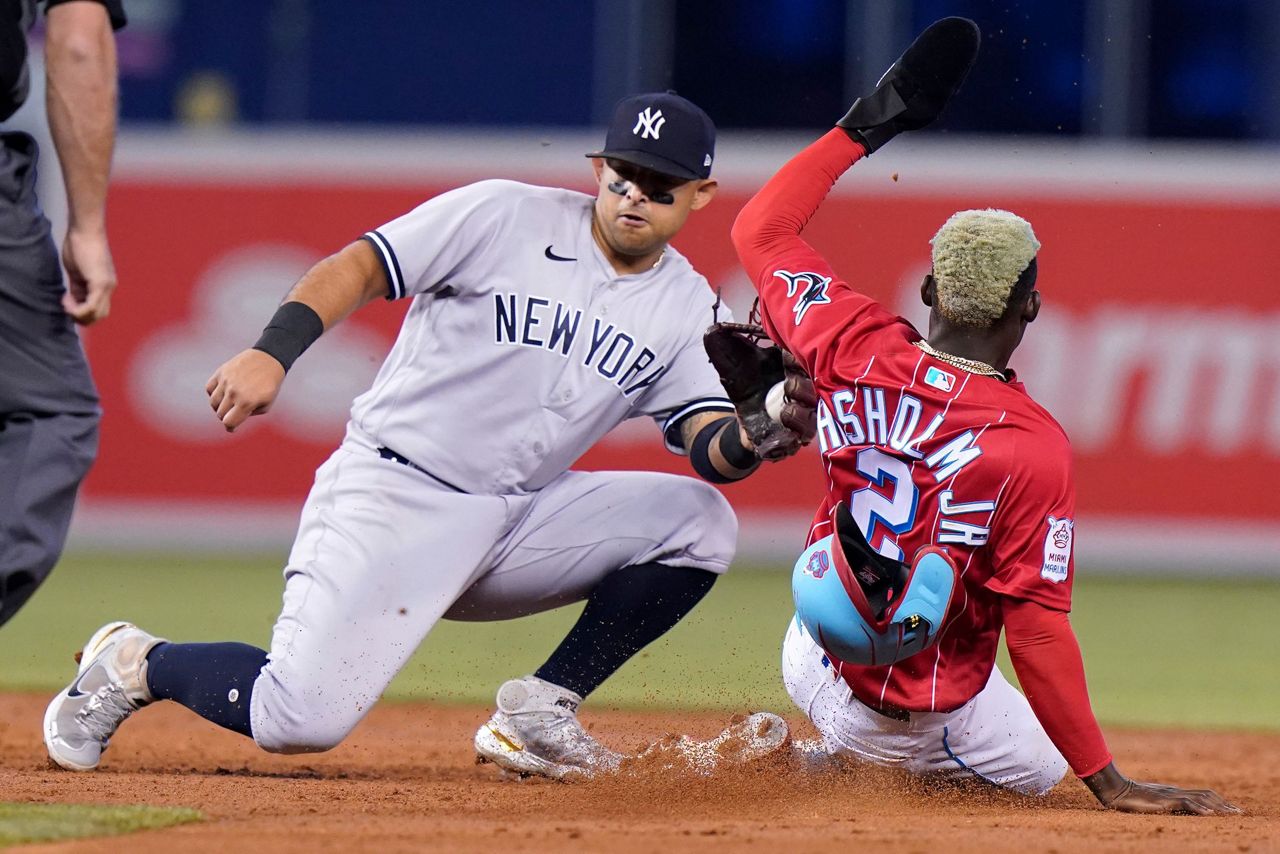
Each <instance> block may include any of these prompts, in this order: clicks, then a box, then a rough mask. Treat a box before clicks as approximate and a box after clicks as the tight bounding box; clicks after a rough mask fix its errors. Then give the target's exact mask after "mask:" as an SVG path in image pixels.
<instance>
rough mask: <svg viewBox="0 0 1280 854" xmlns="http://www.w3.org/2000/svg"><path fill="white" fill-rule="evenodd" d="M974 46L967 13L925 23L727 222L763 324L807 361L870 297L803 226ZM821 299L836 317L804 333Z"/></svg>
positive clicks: (931, 109)
mask: <svg viewBox="0 0 1280 854" xmlns="http://www.w3.org/2000/svg"><path fill="white" fill-rule="evenodd" d="M977 52H978V29H977V26H976V25H975V24H974V23H973V22H972V21H969V20H967V19H964V18H945V19H943V20H941V21H938V22H937V23H935V24H933V25H932V26H930V27H929V28H928V29H926V30H925V31H924V32H923V33H921V34H920V36H919V37H918V38H917V39H916V40H915V41H914V42H913V43H912V44H911V46H910V47H909V48H907V50H906V52H905V53H903V55H902V56H901V57H899V58H898V60H897V61H896V62H895V63H894V64H893V65H892V66H890V68H889V70H888V71H886V72H885V73H884V76H883V77H881V78H880V82H879V83H878V84H877V86H876V89H875V91H873V92H872V93H870V94H869V95H867V96H866V97H863V98H859V99H858V100H857V101H855V102H854V104H853V106H852V107H850V108H849V112H848V113H846V114H845V116H844V118H842V119H841V120H840V121H839V122H837V123H836V127H835V129H833V130H832V131H830V132H829V133H827V134H826V135H825V136H823V137H822V138H821V139H819V140H818V141H817V142H814V143H813V144H812V145H810V146H809V147H808V148H806V149H804V150H803V151H802V152H800V153H799V154H798V155H796V156H795V157H794V158H792V159H791V161H790V162H788V163H787V164H786V165H785V166H783V167H782V169H781V170H779V171H778V174H776V175H774V176H773V178H771V179H770V180H769V182H768V183H767V184H766V185H765V186H764V187H763V188H762V189H761V190H760V192H759V193H757V194H756V196H755V197H754V198H753V199H751V201H750V202H748V203H747V205H746V206H745V207H744V208H743V209H742V212H741V213H739V215H738V218H737V220H736V221H735V222H734V225H733V231H732V237H733V244H734V248H736V249H737V251H738V257H739V259H740V260H741V261H742V265H743V267H744V268H745V269H746V271H747V274H748V276H750V278H751V281H752V283H753V284H754V285H755V287H756V290H757V291H759V293H760V303H761V307H762V315H763V319H764V325H765V328H766V330H767V331H768V332H769V335H770V337H771V338H773V340H774V341H776V342H778V343H779V344H781V345H782V346H784V347H785V348H786V349H788V350H789V351H791V352H792V353H793V354H794V355H795V356H796V357H797V358H799V359H800V360H801V361H802V362H803V363H804V364H805V367H806V368H808V369H809V370H812V369H813V367H814V366H813V364H812V358H813V355H814V354H815V353H817V352H820V351H822V350H824V349H826V350H828V351H829V350H830V349H831V348H830V347H829V346H828V345H829V344H830V341H831V339H832V337H833V336H835V335H837V334H838V333H839V332H840V330H841V328H843V327H844V326H847V325H848V324H850V323H853V322H856V320H857V315H858V314H859V313H860V312H862V311H864V310H866V309H868V308H870V307H872V306H874V305H875V303H874V301H873V300H871V299H870V298H869V297H866V296H864V295H862V294H859V293H857V292H856V291H855V290H854V289H853V288H852V287H850V286H849V284H848V283H846V282H844V281H842V280H841V279H840V278H839V277H838V276H837V275H836V274H835V273H834V271H833V270H832V269H831V267H830V265H828V264H827V262H826V261H825V260H824V259H823V258H822V256H821V255H820V254H818V253H817V252H816V251H815V250H814V249H813V248H812V247H811V246H809V245H808V244H807V243H805V242H804V241H803V240H802V239H801V238H800V232H801V231H802V230H803V229H804V227H805V226H806V225H807V224H808V222H809V220H810V218H812V216H813V214H814V212H816V211H817V209H818V206H819V205H820V204H821V203H822V201H823V199H825V198H826V197H827V194H828V193H829V192H830V191H831V187H832V186H833V185H834V184H835V182H836V180H837V179H838V178H839V177H840V176H841V175H842V174H844V172H845V171H846V170H847V169H848V168H849V167H850V166H852V165H853V164H854V163H856V162H857V161H858V160H860V159H861V158H863V157H865V156H867V155H868V154H870V153H872V152H874V151H876V150H877V149H878V148H880V147H881V146H883V145H884V144H885V143H887V142H888V141H889V140H891V139H892V138H893V137H894V136H896V135H897V134H899V133H902V132H903V131H908V130H915V129H917V128H921V127H924V126H925V125H927V124H929V123H930V122H932V121H933V120H934V119H935V118H937V116H938V114H939V113H940V112H941V111H942V109H943V107H945V106H946V104H947V102H948V101H949V100H950V99H951V96H952V95H954V94H955V92H956V91H957V90H958V89H959V88H960V84H961V83H962V82H963V81H964V78H965V76H966V75H967V74H968V72H969V68H970V67H971V66H972V64H973V61H974V59H975V58H976V57H977ZM827 305H829V306H832V307H833V309H834V308H835V306H836V305H838V306H839V308H838V309H835V310H830V311H824V313H825V314H827V315H834V316H835V317H836V318H837V322H836V323H830V322H828V323H823V324H819V325H820V326H822V327H823V328H822V329H821V330H817V331H815V332H812V333H807V334H806V332H802V331H801V329H800V324H801V322H802V321H803V320H805V318H806V317H808V316H811V312H810V309H811V308H813V307H815V306H827ZM810 338H811V339H814V340H806V339H810ZM806 351H808V352H807V353H806Z"/></svg>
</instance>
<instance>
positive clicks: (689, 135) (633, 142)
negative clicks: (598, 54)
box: [587, 92, 716, 180]
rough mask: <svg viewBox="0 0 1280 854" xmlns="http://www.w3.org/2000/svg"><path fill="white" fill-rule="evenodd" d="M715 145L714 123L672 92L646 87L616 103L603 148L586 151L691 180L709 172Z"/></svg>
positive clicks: (687, 101) (597, 155)
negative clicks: (639, 92) (646, 89)
mask: <svg viewBox="0 0 1280 854" xmlns="http://www.w3.org/2000/svg"><path fill="white" fill-rule="evenodd" d="M715 148H716V126H715V125H714V124H712V123H711V119H710V117H708V116H707V114H706V113H704V112H703V111H702V110H701V109H700V108H699V107H698V106H697V105H696V104H694V103H693V102H692V101H689V100H687V99H685V98H681V97H680V96H679V95H677V94H676V93H674V92H649V93H646V94H643V95H632V96H631V97H629V98H623V99H622V100H621V101H619V102H618V105H617V107H616V108H615V109H614V113H613V120H612V121H611V122H610V123H609V130H608V132H607V133H606V134H605V139H604V148H603V149H602V150H600V151H597V152H594V153H592V154H588V155H587V156H588V157H609V158H613V159H614V160H622V161H624V162H627V163H631V164H634V165H636V166H642V167H644V168H645V169H652V170H653V171H655V172H661V173H662V174H664V175H671V176H673V177H676V178H684V179H685V180H691V179H694V178H707V177H710V175H711V161H712V160H713V158H714V155H715Z"/></svg>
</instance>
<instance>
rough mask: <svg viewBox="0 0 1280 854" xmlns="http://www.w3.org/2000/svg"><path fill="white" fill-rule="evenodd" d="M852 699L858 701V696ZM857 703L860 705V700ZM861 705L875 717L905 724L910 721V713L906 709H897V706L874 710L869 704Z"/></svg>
mask: <svg viewBox="0 0 1280 854" xmlns="http://www.w3.org/2000/svg"><path fill="white" fill-rule="evenodd" d="M853 699H855V700H858V695H857V694H855V695H854V696H853ZM858 702H859V703H862V701H861V700H858ZM862 705H864V706H866V707H867V708H868V709H870V710H871V711H873V712H875V713H876V714H877V715H883V716H884V717H886V718H888V719H889V720H892V721H902V722H903V723H907V722H908V721H910V720H911V712H909V711H907V710H906V709H899V708H898V707H897V706H881V707H880V708H876V707H875V706H872V705H871V704H869V703H862Z"/></svg>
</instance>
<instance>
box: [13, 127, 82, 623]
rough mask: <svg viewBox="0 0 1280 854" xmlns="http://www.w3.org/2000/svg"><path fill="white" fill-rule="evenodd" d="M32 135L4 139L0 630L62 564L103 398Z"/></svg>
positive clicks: (15, 134) (17, 134)
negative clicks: (40, 197) (65, 281)
mask: <svg viewBox="0 0 1280 854" xmlns="http://www.w3.org/2000/svg"><path fill="white" fill-rule="evenodd" d="M36 162H37V152H36V145H35V142H34V141H33V140H32V139H31V137H29V136H27V135H26V134H21V133H3V134H0V625H3V624H4V623H5V622H6V621H8V619H9V618H10V617H12V616H13V615H14V614H15V613H16V612H17V610H18V609H19V608H21V607H22V604H23V603H24V602H26V601H27V599H29V598H31V594H32V593H34V592H35V589H36V588H37V587H38V586H39V585H40V582H42V581H44V579H45V577H46V576H48V574H49V571H50V570H51V569H52V568H53V565H54V564H55V563H57V562H58V556H59V555H60V554H61V553H62V546H63V543H64V542H65V541H66V537H67V526H68V524H69V523H70V521H71V510H72V508H73V506H74V504H75V498H76V490H77V489H78V488H79V486H80V481H81V479H82V478H84V476H85V473H86V472H87V471H88V470H89V466H90V464H91V463H92V462H93V458H94V457H95V456H96V455H97V452H98V411H99V410H98V394H97V392H96V391H95V390H94V387H93V378H92V377H91V376H90V375H89V365H88V363H87V362H86V361H85V357H84V349H83V348H82V347H81V346H80V338H79V336H78V335H77V334H76V329H75V324H74V323H72V322H71V319H70V318H69V317H67V313H66V312H65V311H63V310H62V304H61V299H62V293H63V287H62V269H61V268H60V267H59V266H58V251H57V248H56V247H55V246H54V243H53V238H52V236H51V235H50V229H49V222H48V220H46V219H45V218H44V215H43V214H42V213H41V212H40V206H39V205H38V204H37V203H36V196H35V182H36Z"/></svg>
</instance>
